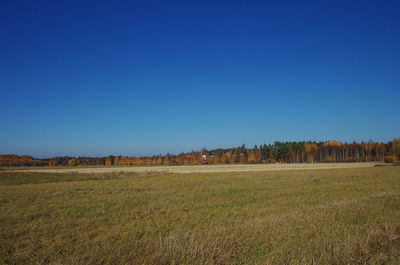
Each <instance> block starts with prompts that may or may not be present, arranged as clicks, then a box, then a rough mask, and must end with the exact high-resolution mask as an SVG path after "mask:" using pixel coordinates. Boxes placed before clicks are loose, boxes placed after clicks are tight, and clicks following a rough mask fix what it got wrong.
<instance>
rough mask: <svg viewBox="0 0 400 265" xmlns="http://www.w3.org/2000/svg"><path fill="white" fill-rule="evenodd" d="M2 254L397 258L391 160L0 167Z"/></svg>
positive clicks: (159, 259) (69, 259)
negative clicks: (207, 169)
mask: <svg viewBox="0 0 400 265" xmlns="http://www.w3.org/2000/svg"><path fill="white" fill-rule="evenodd" d="M0 264H54V265H56V264H57V265H61V264H74V265H80V264H82V265H83V264H93V265H100V264H400V167H396V166H384V167H372V168H352V169H315V170H291V171H284V170H283V171H257V172H218V173H169V174H168V173H129V172H125V173H102V174H83V173H79V174H78V173H44V172H18V171H14V172H5V171H0Z"/></svg>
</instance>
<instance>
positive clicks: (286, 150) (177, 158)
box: [0, 138, 400, 166]
mask: <svg viewBox="0 0 400 265" xmlns="http://www.w3.org/2000/svg"><path fill="white" fill-rule="evenodd" d="M399 160H400V138H398V139H394V140H393V141H389V142H387V143H379V142H373V141H369V142H360V143H357V142H352V143H341V142H339V141H323V142H310V141H302V142H275V143H274V144H268V145H267V144H262V145H259V146H257V145H256V146H254V147H253V148H248V147H246V146H245V145H242V146H239V147H234V148H218V149H213V150H207V149H205V148H203V149H202V150H200V151H192V152H189V153H181V154H177V155H171V154H169V153H167V154H165V155H161V154H160V155H154V156H142V157H134V156H108V157H69V156H64V157H54V158H50V159H36V158H33V157H31V156H18V155H0V166H79V165H82V166H87V165H201V164H259V163H320V162H368V161H385V162H395V161H399Z"/></svg>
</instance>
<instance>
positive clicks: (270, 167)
mask: <svg viewBox="0 0 400 265" xmlns="http://www.w3.org/2000/svg"><path fill="white" fill-rule="evenodd" d="M375 164H376V163H319V164H257V165H198V166H110V167H107V166H93V167H59V168H54V167H53V168H46V167H41V168H32V169H26V168H24V169H17V170H18V171H19V172H47V173H68V172H77V173H108V172H138V173H141V172H155V171H156V172H167V173H210V172H246V171H278V170H312V169H339V168H364V167H373V166H374V165H375ZM5 171H9V170H5Z"/></svg>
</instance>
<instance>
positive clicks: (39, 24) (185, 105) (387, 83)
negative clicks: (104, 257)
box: [0, 0, 400, 157]
mask: <svg viewBox="0 0 400 265" xmlns="http://www.w3.org/2000/svg"><path fill="white" fill-rule="evenodd" d="M399 14H400V4H399V1H382V0H380V1H378V0H376V1H224V2H221V1H182V2H174V1H158V2H155V1H107V2H106V1H53V0H51V1H1V3H0V34H1V37H0V91H1V96H0V113H1V129H0V153H2V154H5V153H14V154H31V155H34V156H37V157H48V156H55V155H76V156H78V155H89V156H103V155H109V154H114V155H119V154H121V155H150V154H158V153H165V152H171V153H177V152H186V151H191V150H193V149H195V150H196V149H200V148H202V147H206V148H216V147H231V146H238V145H241V144H243V143H244V144H246V145H247V146H253V145H254V144H257V145H258V144H261V143H272V142H273V141H274V140H279V141H291V140H317V141H318V140H328V139H337V140H340V141H353V140H357V141H368V140H375V141H388V140H391V139H393V138H395V137H398V136H400V119H399V117H400V105H399V98H400V31H399V29H400V15H399Z"/></svg>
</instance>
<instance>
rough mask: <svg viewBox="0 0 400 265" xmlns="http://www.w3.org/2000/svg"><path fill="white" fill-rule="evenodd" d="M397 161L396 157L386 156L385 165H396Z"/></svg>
mask: <svg viewBox="0 0 400 265" xmlns="http://www.w3.org/2000/svg"><path fill="white" fill-rule="evenodd" d="M395 161H396V157H395V156H385V163H394V162H395Z"/></svg>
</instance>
